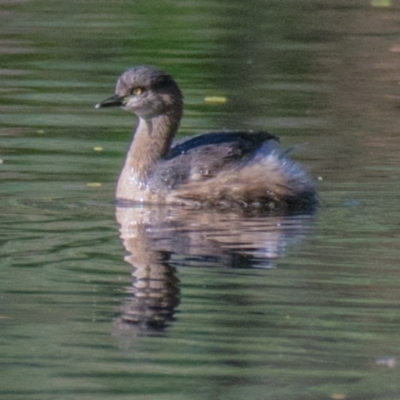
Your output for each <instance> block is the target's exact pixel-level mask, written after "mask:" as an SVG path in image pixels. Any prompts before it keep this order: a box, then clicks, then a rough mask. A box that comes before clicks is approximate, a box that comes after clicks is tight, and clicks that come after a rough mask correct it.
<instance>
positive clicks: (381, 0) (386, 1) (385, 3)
mask: <svg viewBox="0 0 400 400" xmlns="http://www.w3.org/2000/svg"><path fill="white" fill-rule="evenodd" d="M371 5H372V7H391V6H392V0H372V1H371Z"/></svg>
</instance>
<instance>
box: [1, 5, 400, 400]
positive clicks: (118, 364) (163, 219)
mask: <svg viewBox="0 0 400 400" xmlns="http://www.w3.org/2000/svg"><path fill="white" fill-rule="evenodd" d="M385 5H390V2H385V1H381V2H378V1H374V2H368V1H361V0H357V1H356V0H355V1H351V2H349V1H341V0H340V1H339V0H337V1H329V2H321V1H317V0H302V1H298V0H296V1H289V0H287V1H279V2H274V1H264V2H254V4H253V3H251V4H250V3H249V4H247V3H246V4H245V3H243V2H239V1H230V2H227V1H220V2H216V1H209V2H195V1H186V2H175V3H170V2H159V3H155V2H141V1H138V2H126V1H123V0H119V1H114V2H102V1H86V2H61V1H58V0H55V1H52V2H40V1H18V2H17V1H13V2H11V1H2V2H1V11H0V17H1V19H2V24H1V26H0V43H1V46H0V54H1V58H2V66H1V78H0V79H1V94H2V96H1V99H0V110H1V114H0V122H1V125H0V136H1V142H0V143H1V144H0V159H1V160H2V164H0V177H1V185H0V193H1V203H0V209H1V214H0V215H1V217H0V218H1V223H0V235H1V236H0V237H1V250H0V252H1V264H0V265H1V268H0V277H1V279H0V324H1V332H2V335H1V338H2V339H1V342H0V368H1V373H0V398H1V399H7V400H8V399H10V400H17V399H24V400H25V399H55V398H56V399H99V398H100V399H103V398H104V399H111V398H112V399H128V398H129V399H132V398H135V399H150V398H152V399H153V398H160V399H175V400H176V399H187V398H191V399H192V398H193V399H197V398H198V399H245V398H252V399H316V398H318V399H319V398H321V399H324V398H328V399H329V398H331V399H356V398H364V399H397V398H398V397H399V395H400V384H399V382H400V377H399V367H398V362H399V343H400V335H399V324H400V314H399V293H400V291H399V289H400V272H399V271H400V269H399V259H400V253H399V250H398V247H399V246H398V242H399V222H400V218H399V207H398V204H399V198H400V185H399V183H398V181H399V172H400V171H399V165H400V157H399V152H398V148H399V146H400V139H399V138H400V136H399V135H398V129H399V128H398V126H399V125H398V108H399V85H398V83H399V82H400V73H399V71H400V68H399V67H400V65H399V64H400V58H399V35H398V24H399V20H400V14H399V8H398V4H397V3H395V2H393V4H391V7H385ZM379 6H381V7H379ZM135 64H152V65H156V66H159V67H162V68H164V69H166V70H167V71H168V72H170V73H171V74H172V75H174V76H175V77H176V79H177V81H178V83H179V84H180V86H181V87H182V89H183V91H184V94H185V102H186V110H185V116H184V119H183V121H182V125H181V133H182V135H191V134H194V133H199V132H204V131H207V130H213V129H221V128H234V129H254V130H257V129H266V128H267V129H268V130H270V131H271V132H273V133H275V134H277V135H279V136H280V137H281V141H282V145H283V146H284V147H292V146H294V147H295V148H294V152H293V155H294V157H295V158H296V159H297V160H299V161H300V162H302V163H303V164H304V165H307V166H308V167H309V169H310V173H311V174H312V175H313V176H314V177H315V178H316V179H317V180H318V191H319V194H320V198H321V207H320V209H319V210H318V212H317V213H316V214H315V215H302V216H290V217H277V216H270V217H266V216H246V215H238V214H234V213H228V212H226V213H216V212H212V211H209V212H190V213H188V212H185V211H184V210H180V209H173V208H172V209H170V208H158V207H150V208H146V207H135V208H126V207H121V208H119V209H115V206H114V202H113V196H114V184H115V180H116V176H117V175H118V171H119V168H120V166H121V162H122V158H123V155H124V152H125V149H126V146H127V143H128V141H129V137H130V136H129V135H130V131H131V126H132V125H133V123H134V118H133V116H131V115H129V114H127V113H123V112H122V111H120V110H95V109H94V108H93V105H94V104H95V103H96V102H98V101H101V100H103V99H104V98H106V97H107V96H109V95H111V94H112V90H113V86H114V83H115V79H116V77H117V75H118V74H119V73H120V72H122V71H123V70H124V69H125V68H127V67H128V66H131V65H135ZM206 96H226V97H227V99H228V101H227V102H226V103H225V104H209V103H206V102H205V101H204V98H205V97H206Z"/></svg>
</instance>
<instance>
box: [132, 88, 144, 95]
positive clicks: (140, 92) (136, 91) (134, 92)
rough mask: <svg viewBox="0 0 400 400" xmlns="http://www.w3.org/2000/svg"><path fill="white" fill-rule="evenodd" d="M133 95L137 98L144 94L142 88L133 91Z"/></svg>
mask: <svg viewBox="0 0 400 400" xmlns="http://www.w3.org/2000/svg"><path fill="white" fill-rule="evenodd" d="M132 93H133V94H134V95H135V96H139V95H140V94H142V93H143V89H142V88H140V87H137V88H135V89H133V91H132Z"/></svg>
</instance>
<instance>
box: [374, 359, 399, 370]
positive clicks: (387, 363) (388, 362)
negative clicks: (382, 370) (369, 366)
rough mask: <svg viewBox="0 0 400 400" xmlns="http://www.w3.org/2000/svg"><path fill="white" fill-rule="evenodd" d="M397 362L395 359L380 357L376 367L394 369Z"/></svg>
mask: <svg viewBox="0 0 400 400" xmlns="http://www.w3.org/2000/svg"><path fill="white" fill-rule="evenodd" d="M396 364H397V361H396V359H395V358H394V357H380V358H378V359H377V360H376V365H381V366H382V367H387V368H394V367H395V366H396Z"/></svg>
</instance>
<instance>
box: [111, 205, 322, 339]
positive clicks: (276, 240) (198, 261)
mask: <svg viewBox="0 0 400 400" xmlns="http://www.w3.org/2000/svg"><path fill="white" fill-rule="evenodd" d="M116 218H117V221H118V223H119V225H120V237H121V239H122V242H123V245H124V247H125V249H126V251H127V254H126V256H125V261H127V262H128V263H129V264H131V266H132V285H131V287H130V288H129V293H130V295H129V297H128V298H127V299H126V300H125V301H124V303H123V304H122V305H121V306H120V309H119V316H118V318H116V319H115V321H114V334H115V335H116V336H118V337H119V338H121V337H122V336H123V335H124V332H125V333H126V332H127V331H128V332H129V335H132V332H133V333H134V334H135V335H136V334H137V335H139V334H146V335H151V334H159V333H161V332H163V330H164V329H165V328H166V327H167V326H168V325H169V324H170V323H171V322H172V321H173V319H174V313H175V310H176V308H177V306H178V305H179V301H180V292H179V279H178V278H177V276H176V275H177V267H182V266H185V267H188V266H197V267H200V266H201V267H218V268H275V266H276V260H277V259H278V258H280V257H282V256H283V255H284V254H285V251H286V249H287V247H288V246H289V245H291V244H292V243H294V242H297V241H299V240H301V239H302V238H303V237H304V236H305V235H306V234H307V232H308V231H309V229H310V228H311V227H312V224H313V220H314V218H313V216H312V215H298V216H296V215H294V216H278V215H277V216H271V215H268V216H265V215H246V214H243V213H237V212H223V213H222V212H218V211H212V210H187V209H184V208H179V207H167V206H143V205H123V204H121V205H119V206H118V207H117V208H116Z"/></svg>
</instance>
